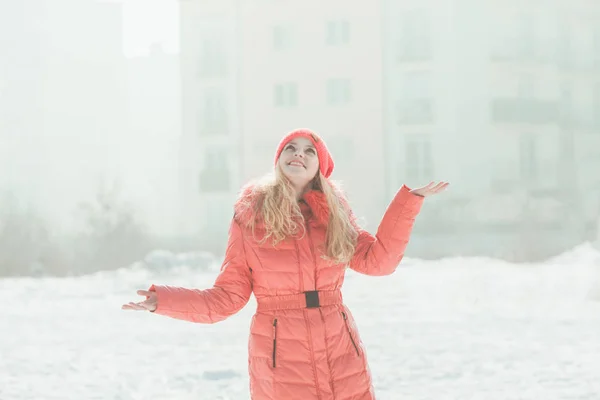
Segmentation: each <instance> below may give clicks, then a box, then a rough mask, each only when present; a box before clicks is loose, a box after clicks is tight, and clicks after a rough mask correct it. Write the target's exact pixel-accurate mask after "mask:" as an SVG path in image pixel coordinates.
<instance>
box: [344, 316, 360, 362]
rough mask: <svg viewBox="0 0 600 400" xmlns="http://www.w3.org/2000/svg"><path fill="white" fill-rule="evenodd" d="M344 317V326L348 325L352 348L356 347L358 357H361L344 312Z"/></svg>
mask: <svg viewBox="0 0 600 400" xmlns="http://www.w3.org/2000/svg"><path fill="white" fill-rule="evenodd" d="M342 316H343V317H344V324H346V330H347V331H348V336H350V341H351V342H352V346H354V350H356V355H357V356H359V357H360V353H359V351H358V346H357V345H356V342H355V341H354V338H353V337H352V332H350V325H348V316H346V313H345V312H343V311H342Z"/></svg>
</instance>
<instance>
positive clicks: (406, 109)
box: [181, 0, 600, 252]
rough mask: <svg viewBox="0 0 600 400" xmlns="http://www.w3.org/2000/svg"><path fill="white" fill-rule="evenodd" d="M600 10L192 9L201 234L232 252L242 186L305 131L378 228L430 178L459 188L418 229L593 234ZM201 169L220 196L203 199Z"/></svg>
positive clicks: (185, 63) (191, 101)
mask: <svg viewBox="0 0 600 400" xmlns="http://www.w3.org/2000/svg"><path fill="white" fill-rule="evenodd" d="M467 3H468V4H467ZM599 11H600V6H598V5H595V4H592V3H590V2H584V1H579V2H576V3H572V2H571V3H567V2H566V1H563V2H555V3H552V4H546V3H536V2H529V3H527V4H522V2H519V3H517V2H509V3H506V2H500V1H498V2H483V3H481V4H480V3H477V2H463V1H458V0H457V1H450V2H443V3H440V2H437V1H434V0H429V1H416V0H398V1H396V0H384V1H382V2H375V3H365V2H358V1H341V0H340V1H330V2H325V3H323V2H318V1H316V0H309V1H306V2H302V3H297V2H296V3H290V2H269V4H268V6H266V5H265V4H264V3H260V4H259V3H258V2H251V1H250V2H242V1H233V0H232V1H222V2H217V1H209V0H207V1H204V2H202V4H200V2H189V3H185V2H184V3H182V6H181V18H182V30H181V41H182V71H183V76H182V79H183V87H184V95H183V107H184V129H183V130H184V141H183V148H184V151H185V152H186V153H185V154H184V155H183V157H182V162H183V165H184V166H185V167H184V173H183V174H182V175H181V176H182V186H183V187H185V188H186V190H187V192H186V193H187V195H186V196H185V200H186V201H187V202H188V204H187V205H184V206H183V208H182V209H183V210H184V213H185V214H186V215H191V217H190V218H189V219H188V225H187V228H188V230H189V231H190V232H205V235H210V236H211V237H212V238H214V239H215V240H216V241H217V243H219V242H220V241H223V240H224V238H225V230H226V228H227V226H228V222H229V220H230V218H231V206H232V202H233V200H234V199H235V195H236V192H237V190H238V189H239V186H240V185H241V184H242V183H243V182H245V181H246V180H248V179H250V178H252V177H255V176H258V175H261V174H262V173H264V172H266V171H269V170H270V169H271V168H272V165H273V164H272V163H273V152H274V150H275V146H276V144H277V142H278V140H279V139H280V138H281V136H282V135H283V134H284V133H286V132H287V131H289V130H291V129H294V128H296V127H309V128H313V129H315V130H317V131H318V132H320V133H321V134H322V135H323V136H324V138H325V139H326V141H327V142H328V143H329V145H330V147H331V148H332V152H333V155H334V159H335V160H336V164H337V169H336V171H335V172H334V175H333V178H334V179H341V180H343V181H344V183H345V188H346V189H347V191H348V192H349V196H350V199H351V201H352V204H353V206H354V209H355V211H356V213H357V214H358V215H359V216H362V217H364V218H365V220H366V221H365V222H366V226H367V228H368V229H370V230H374V229H375V228H376V226H377V223H378V222H379V218H380V217H381V215H382V213H383V211H384V209H385V206H386V205H387V204H388V202H389V200H390V199H391V197H392V195H393V194H394V193H395V191H396V190H397V189H398V188H399V187H400V186H401V185H402V184H404V183H407V184H409V185H410V186H415V185H421V184H425V183H427V182H428V181H430V180H449V181H451V182H452V189H451V191H449V192H448V193H447V194H446V195H445V196H444V197H443V198H437V199H433V200H432V201H430V206H429V207H428V209H427V210H428V211H427V213H424V216H423V217H421V219H422V220H423V221H422V223H420V224H419V229H425V230H429V231H432V230H433V231H436V230H441V229H445V230H446V232H447V233H453V232H455V231H458V230H460V229H466V228H468V229H471V228H473V227H475V226H476V225H482V224H483V225H486V224H487V225H490V226H491V227H492V228H490V229H492V230H493V229H494V226H497V225H506V224H509V225H510V224H513V225H514V224H519V223H522V222H523V221H526V223H529V222H528V221H529V219H528V218H532V219H533V220H537V221H538V222H540V223H543V224H555V225H556V227H558V228H557V229H559V230H560V229H562V228H561V226H562V225H561V224H564V218H563V220H562V221H561V218H562V216H563V215H565V210H567V211H568V212H571V213H572V215H571V216H569V217H566V218H567V219H572V220H573V221H575V222H574V225H578V224H579V225H581V224H583V223H585V221H589V220H590V219H589V216H590V215H591V214H593V213H597V212H598V210H597V207H598V206H597V199H598V198H599V197H600V193H599V192H600V174H598V173H597V171H600V134H598V132H599V131H600V123H598V117H597V116H598V115H600V86H599V82H600V75H599V71H600V69H599V68H598V65H599V62H598V60H599V59H600V33H599V28H598V27H599V26H600V18H599V16H598V13H599ZM200 60H208V61H206V62H207V63H209V65H210V66H211V67H210V68H211V69H210V70H211V71H212V72H211V73H210V74H206V73H205V74H204V75H202V74H201V73H199V72H198V71H199V65H200V64H199V63H201V61H200ZM207 99H211V100H207ZM205 102H206V103H205ZM204 104H207V106H204ZM211 107H212V108H211ZM207 110H208V111H207ZM202 124H204V125H206V124H208V125H209V126H213V128H214V129H208V130H207V129H204V130H203V128H202ZM217 132H220V133H217ZM202 170H204V171H205V172H204V177H203V178H202V177H201V178H200V179H201V182H204V185H209V186H210V183H209V182H214V185H213V186H212V187H211V188H210V189H203V190H200V188H198V187H197V182H198V176H200V174H201V171H202ZM206 171H210V172H206ZM578 199H579V200H581V201H580V202H577V200H578ZM574 201H575V203H574V204H571V203H570V202H574ZM528 204H529V205H528ZM578 212H581V214H585V215H586V216H583V215H578V214H577V213H578ZM459 227H460V229H459ZM576 229H578V228H576ZM213 233H214V235H213ZM573 235H575V234H573ZM573 237H575V236H573ZM575 240H579V239H578V238H575ZM461 242H462V243H466V242H468V241H466V240H464V239H463V240H461ZM417 247H418V246H417ZM426 247H427V246H425V247H423V249H424V251H425V252H426V251H427V250H426ZM413 248H414V247H413ZM444 251H446V250H444ZM448 251H451V249H450V250H448Z"/></svg>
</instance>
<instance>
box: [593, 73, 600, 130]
mask: <svg viewBox="0 0 600 400" xmlns="http://www.w3.org/2000/svg"><path fill="white" fill-rule="evenodd" d="M593 90H594V93H593V98H592V120H593V125H594V128H595V130H596V131H600V83H596V84H595V85H594V89H593Z"/></svg>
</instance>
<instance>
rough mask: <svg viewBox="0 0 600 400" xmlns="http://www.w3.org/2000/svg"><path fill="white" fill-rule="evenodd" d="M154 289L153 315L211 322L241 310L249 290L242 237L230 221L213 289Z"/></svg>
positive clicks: (156, 287) (250, 277)
mask: <svg viewBox="0 0 600 400" xmlns="http://www.w3.org/2000/svg"><path fill="white" fill-rule="evenodd" d="M150 290H152V291H154V292H156V295H157V299H158V302H157V308H156V310H155V311H154V313H156V314H161V315H165V316H168V317H171V318H176V319H181V320H185V321H190V322H197V323H205V324H212V323H215V322H219V321H223V320H224V319H226V318H228V317H229V316H231V315H233V314H235V313H236V312H238V311H240V310H241V309H242V308H244V306H245V305H246V304H247V303H248V300H249V299H250V295H251V293H252V276H251V272H250V268H249V267H248V265H247V263H246V257H245V252H244V238H243V236H242V230H241V228H240V226H239V224H238V223H237V222H236V221H235V219H233V220H232V222H231V226H230V228H229V239H228V242H227V250H226V251H225V258H224V260H223V264H222V266H221V271H220V273H219V275H218V277H217V279H216V281H215V283H214V285H213V287H212V288H209V289H204V290H199V289H186V288H181V287H173V286H158V285H152V286H151V287H150Z"/></svg>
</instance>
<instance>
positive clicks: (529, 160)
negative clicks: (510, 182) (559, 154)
mask: <svg viewBox="0 0 600 400" xmlns="http://www.w3.org/2000/svg"><path fill="white" fill-rule="evenodd" d="M519 139H520V140H519V167H520V168H519V170H520V173H521V179H522V180H523V181H525V182H533V181H535V180H536V179H537V178H538V174H539V169H538V165H539V164H538V152H537V141H536V140H535V136H533V135H532V134H529V133H525V134H522V135H521V136H520V138H519Z"/></svg>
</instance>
